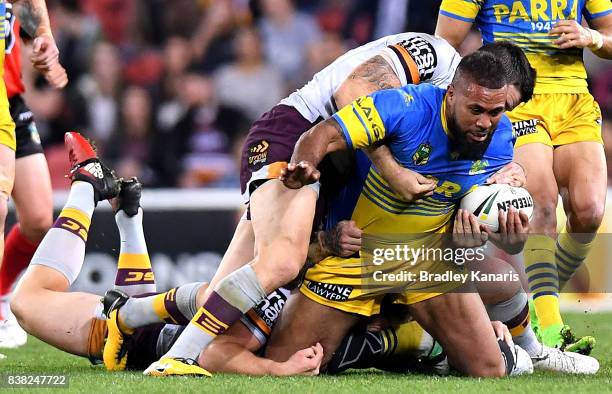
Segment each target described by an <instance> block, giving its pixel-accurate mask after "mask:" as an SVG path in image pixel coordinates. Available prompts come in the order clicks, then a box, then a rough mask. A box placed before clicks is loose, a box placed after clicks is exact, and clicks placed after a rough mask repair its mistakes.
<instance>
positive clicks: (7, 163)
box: [0, 130, 25, 347]
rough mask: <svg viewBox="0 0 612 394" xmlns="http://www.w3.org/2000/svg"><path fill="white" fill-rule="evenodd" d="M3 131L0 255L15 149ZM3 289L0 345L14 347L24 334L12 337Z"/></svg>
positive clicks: (0, 141) (0, 143) (6, 290)
mask: <svg viewBox="0 0 612 394" xmlns="http://www.w3.org/2000/svg"><path fill="white" fill-rule="evenodd" d="M4 134H5V133H3V132H2V130H0V234H1V235H2V236H1V237H0V256H1V255H2V253H4V223H5V221H6V216H7V214H8V198H9V196H10V194H11V191H12V189H13V181H14V175H15V150H14V147H13V148H11V147H8V146H7V145H4V141H3V137H5V135H4ZM2 288H3V289H0V290H3V291H2V293H3V294H0V315H1V316H0V347H16V346H19V345H20V344H21V343H23V342H24V339H25V338H24V336H23V335H18V338H16V339H17V341H15V338H13V332H12V331H14V330H13V328H12V326H14V324H11V323H10V322H9V321H6V320H5V319H8V318H9V316H10V313H9V312H10V311H8V310H6V306H7V302H8V301H9V296H8V293H9V292H10V287H9V286H2Z"/></svg>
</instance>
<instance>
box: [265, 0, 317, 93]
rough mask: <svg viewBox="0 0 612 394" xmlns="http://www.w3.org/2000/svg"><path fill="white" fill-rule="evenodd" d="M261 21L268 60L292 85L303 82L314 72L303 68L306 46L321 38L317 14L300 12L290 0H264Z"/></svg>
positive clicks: (298, 84) (292, 86) (294, 86)
mask: <svg viewBox="0 0 612 394" xmlns="http://www.w3.org/2000/svg"><path fill="white" fill-rule="evenodd" d="M262 11H263V18H262V19H261V22H260V28H261V34H262V37H263V41H264V48H265V52H266V56H267V59H268V61H269V62H271V63H272V64H274V65H275V66H276V67H278V69H279V70H280V71H281V72H282V73H283V75H284V77H285V79H286V80H287V81H288V82H289V83H290V85H291V86H290V87H291V88H296V87H299V86H301V85H302V84H303V83H304V82H305V81H306V80H308V79H309V78H310V77H311V76H310V75H305V73H304V72H303V71H304V69H303V67H304V63H305V53H306V50H307V48H308V47H309V46H310V45H311V44H313V43H315V42H317V41H319V40H320V39H321V32H320V31H319V27H318V25H317V24H316V22H315V20H314V18H313V17H312V16H310V15H308V14H303V13H301V12H297V11H296V10H295V9H294V7H293V4H292V3H291V0H262Z"/></svg>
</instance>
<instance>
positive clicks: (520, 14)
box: [493, 0, 578, 32]
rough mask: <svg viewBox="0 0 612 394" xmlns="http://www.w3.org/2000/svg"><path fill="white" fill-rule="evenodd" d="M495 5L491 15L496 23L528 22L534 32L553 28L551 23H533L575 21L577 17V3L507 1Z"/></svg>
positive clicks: (564, 0) (565, 1) (560, 1)
mask: <svg viewBox="0 0 612 394" xmlns="http://www.w3.org/2000/svg"><path fill="white" fill-rule="evenodd" d="M497 3H498V4H493V10H494V11H493V13H494V15H495V20H496V21H497V23H517V22H518V23H521V22H523V23H524V22H528V23H531V25H532V31H534V32H536V31H548V30H550V28H551V27H552V26H553V24H551V23H544V24H536V23H535V22H547V21H552V22H556V21H558V20H562V19H576V18H577V15H578V8H577V7H578V2H577V1H572V2H568V1H567V0H559V1H549V2H547V1H533V0H530V1H527V0H515V1H513V2H512V3H511V4H510V2H509V1H504V2H501V1H498V2H497Z"/></svg>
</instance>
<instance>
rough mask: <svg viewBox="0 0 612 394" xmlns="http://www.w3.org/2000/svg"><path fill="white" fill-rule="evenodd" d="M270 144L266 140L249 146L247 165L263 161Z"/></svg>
mask: <svg viewBox="0 0 612 394" xmlns="http://www.w3.org/2000/svg"><path fill="white" fill-rule="evenodd" d="M269 147H270V144H269V143H268V141H266V140H261V141H258V142H255V143H253V144H251V145H250V146H249V166H251V167H253V166H256V165H258V164H262V163H265V162H266V160H267V159H268V148H269Z"/></svg>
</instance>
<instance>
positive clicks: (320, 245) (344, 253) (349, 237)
mask: <svg viewBox="0 0 612 394" xmlns="http://www.w3.org/2000/svg"><path fill="white" fill-rule="evenodd" d="M361 234H362V232H361V229H359V228H358V227H357V225H356V224H355V222H354V221H352V220H342V221H340V222H339V223H338V224H337V225H336V227H334V228H333V229H331V230H327V231H319V232H317V234H316V239H315V241H314V242H312V243H311V244H310V247H309V248H308V259H309V260H310V261H311V262H312V263H314V264H316V263H318V262H319V261H321V260H323V259H324V258H326V257H329V256H339V257H349V256H351V255H353V254H355V253H357V252H359V250H360V249H361Z"/></svg>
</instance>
